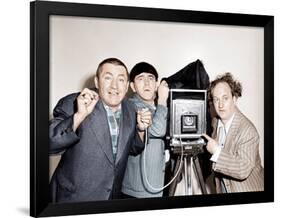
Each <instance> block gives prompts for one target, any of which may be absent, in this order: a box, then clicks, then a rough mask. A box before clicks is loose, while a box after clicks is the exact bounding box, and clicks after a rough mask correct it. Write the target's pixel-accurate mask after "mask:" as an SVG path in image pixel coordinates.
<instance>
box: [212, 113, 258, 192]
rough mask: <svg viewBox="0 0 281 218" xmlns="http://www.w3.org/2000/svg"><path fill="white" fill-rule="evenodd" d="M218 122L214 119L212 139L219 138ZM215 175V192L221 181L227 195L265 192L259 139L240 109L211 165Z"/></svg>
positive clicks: (219, 190) (253, 127)
mask: <svg viewBox="0 0 281 218" xmlns="http://www.w3.org/2000/svg"><path fill="white" fill-rule="evenodd" d="M217 123H218V119H216V118H215V119H214V122H213V126H214V132H213V135H212V137H213V138H217V136H216V133H217ZM212 168H213V170H214V171H215V178H216V189H217V192H218V193H219V192H221V189H219V182H218V178H221V179H222V180H223V182H224V184H225V188H226V190H227V192H252V191H263V190H264V171H263V167H262V166H261V159H260V155H259V135H258V132H257V130H256V128H255V126H254V125H253V124H252V122H251V121H250V120H249V119H248V118H246V116H245V115H243V114H242V113H241V112H240V111H239V110H238V109H237V110H236V112H235V115H234V118H233V121H232V123H231V126H230V129H229V131H228V134H227V135H226V140H225V144H224V147H223V148H222V150H221V153H220V155H219V157H218V159H217V162H216V163H213V165H212Z"/></svg>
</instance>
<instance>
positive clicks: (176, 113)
mask: <svg viewBox="0 0 281 218" xmlns="http://www.w3.org/2000/svg"><path fill="white" fill-rule="evenodd" d="M206 128H207V91H206V90H195V89H171V90H170V139H171V143H170V144H171V146H180V145H193V144H194V145H198V144H202V145H203V144H205V142H204V140H203V139H202V138H201V135H202V134H203V133H206Z"/></svg>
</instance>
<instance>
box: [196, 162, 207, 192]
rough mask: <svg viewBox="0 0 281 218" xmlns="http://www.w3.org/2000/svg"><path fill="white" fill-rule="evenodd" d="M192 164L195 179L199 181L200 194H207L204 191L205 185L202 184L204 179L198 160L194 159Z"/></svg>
mask: <svg viewBox="0 0 281 218" xmlns="http://www.w3.org/2000/svg"><path fill="white" fill-rule="evenodd" d="M193 162H194V166H195V172H196V175H197V178H198V180H199V184H200V187H201V190H202V193H203V194H207V190H206V186H205V183H204V179H203V175H202V170H201V168H200V164H199V160H198V158H197V157H194V158H193Z"/></svg>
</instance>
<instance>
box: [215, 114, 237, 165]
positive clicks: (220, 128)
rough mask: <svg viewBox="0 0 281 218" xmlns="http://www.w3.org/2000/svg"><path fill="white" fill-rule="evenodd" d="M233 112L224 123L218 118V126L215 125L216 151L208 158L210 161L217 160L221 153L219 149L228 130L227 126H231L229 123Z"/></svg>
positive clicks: (222, 145)
mask: <svg viewBox="0 0 281 218" xmlns="http://www.w3.org/2000/svg"><path fill="white" fill-rule="evenodd" d="M234 115H235V113H234V114H233V115H232V116H231V118H230V119H229V120H228V121H227V122H226V124H225V125H224V124H223V122H222V121H221V120H220V119H219V121H218V127H217V136H218V145H217V148H216V151H215V152H214V154H213V155H212V157H211V158H210V160H211V161H213V162H217V160H218V158H219V155H220V153H221V149H222V148H223V147H224V143H225V139H226V136H227V133H228V131H229V128H230V126H231V123H232V121H233V118H234Z"/></svg>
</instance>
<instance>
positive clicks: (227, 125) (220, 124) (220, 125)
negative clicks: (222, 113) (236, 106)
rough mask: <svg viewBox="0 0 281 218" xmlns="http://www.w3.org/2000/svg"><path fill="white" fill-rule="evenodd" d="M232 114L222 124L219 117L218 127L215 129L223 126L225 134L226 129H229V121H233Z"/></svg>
mask: <svg viewBox="0 0 281 218" xmlns="http://www.w3.org/2000/svg"><path fill="white" fill-rule="evenodd" d="M234 115H235V113H233V115H232V116H231V118H230V119H229V120H228V121H227V122H226V124H225V125H224V124H223V122H222V121H221V119H219V121H218V128H217V129H219V128H220V127H223V128H224V130H225V133H226V134H227V133H228V131H229V128H230V126H231V123H232V121H233V118H234Z"/></svg>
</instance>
